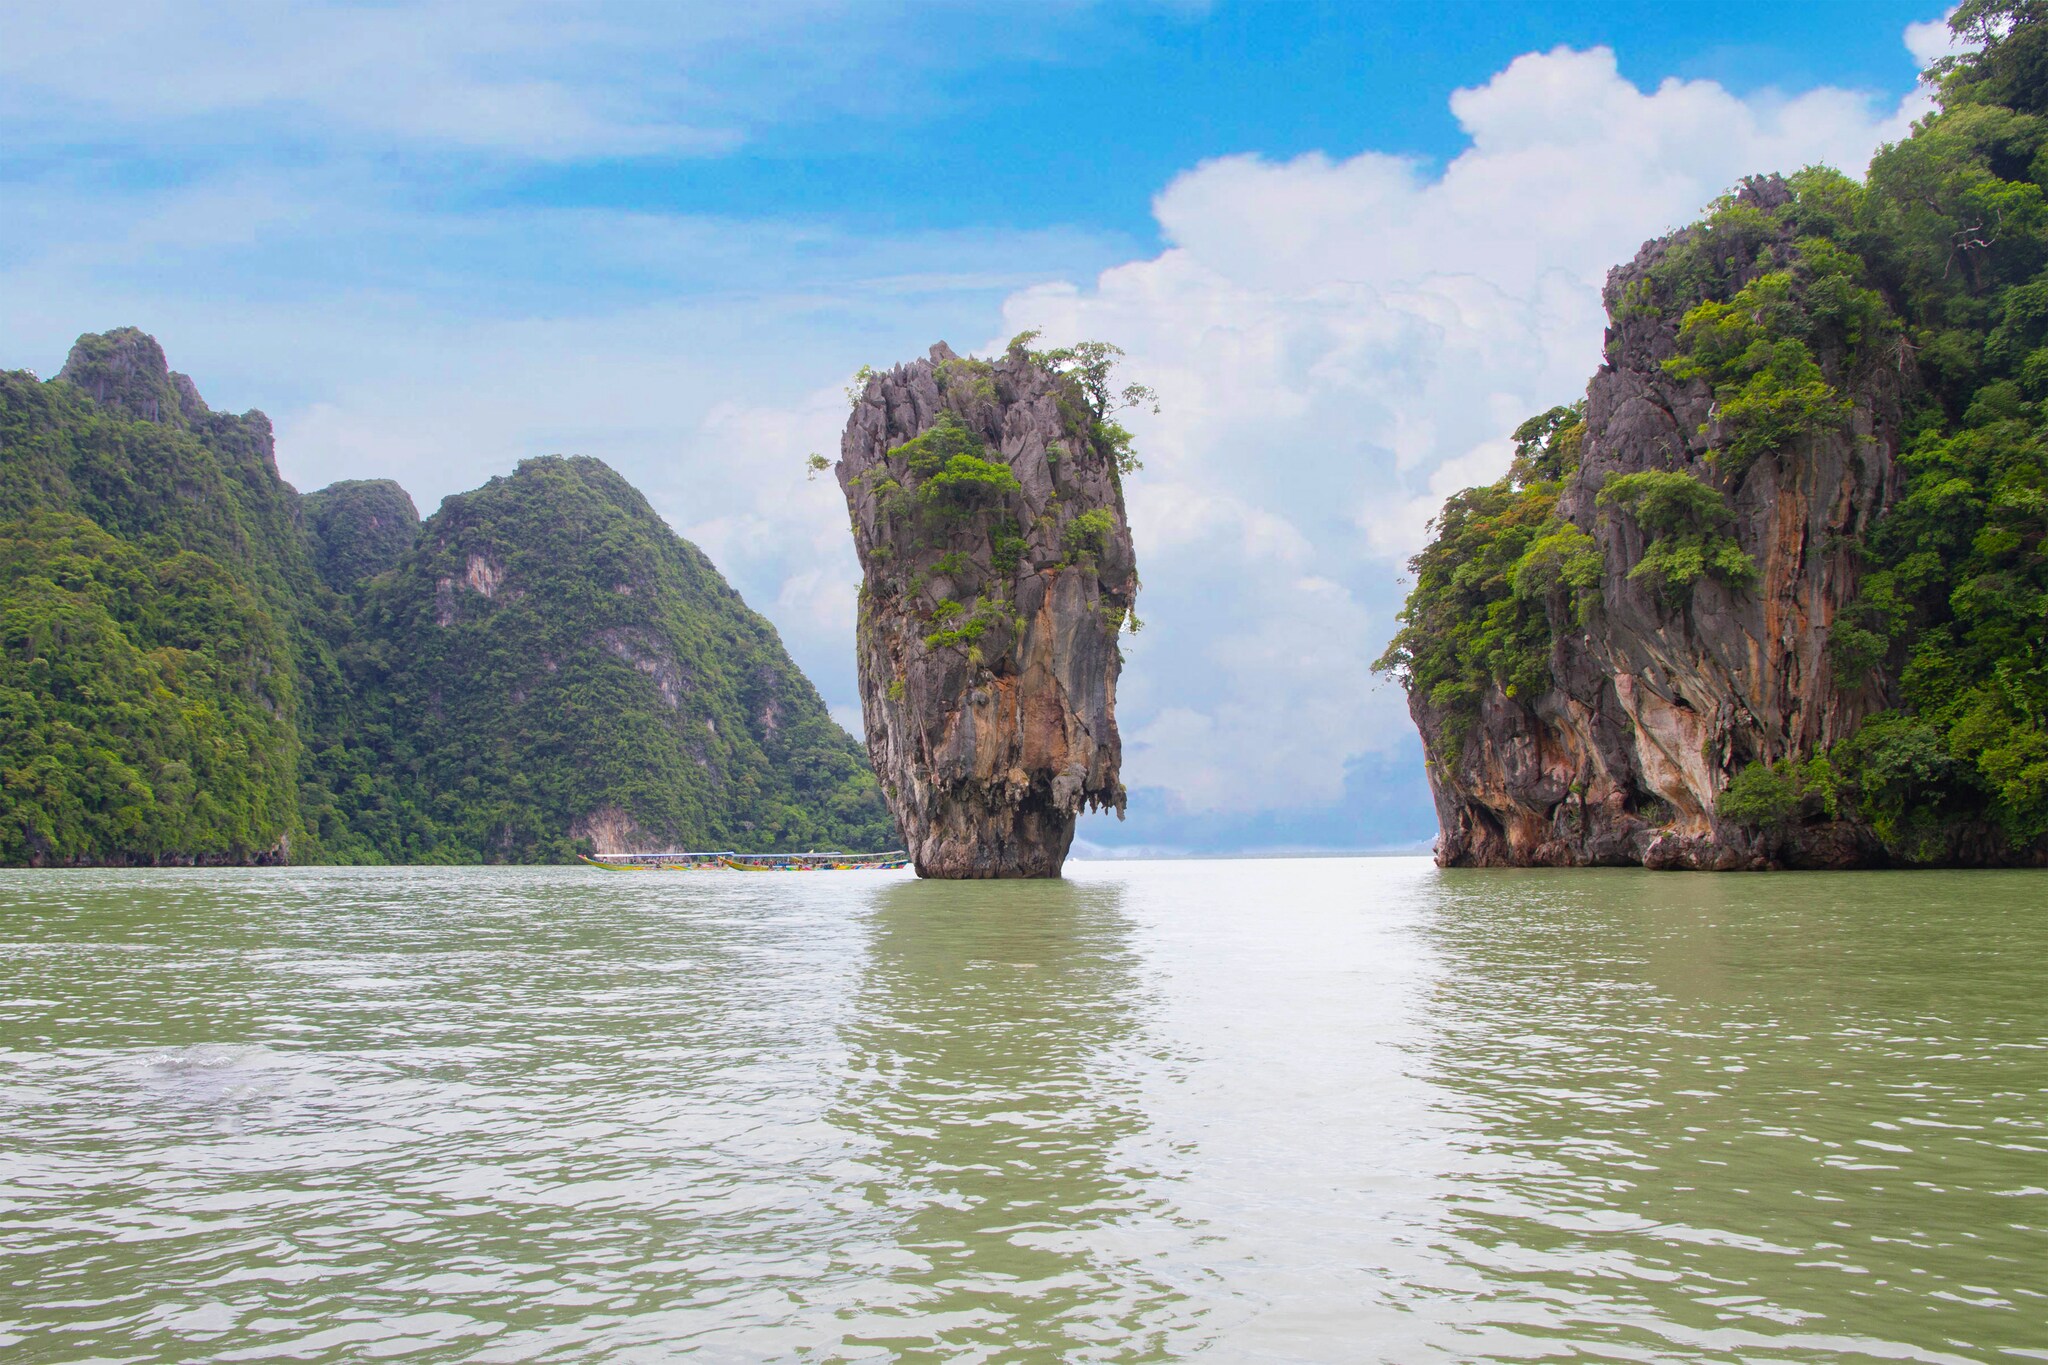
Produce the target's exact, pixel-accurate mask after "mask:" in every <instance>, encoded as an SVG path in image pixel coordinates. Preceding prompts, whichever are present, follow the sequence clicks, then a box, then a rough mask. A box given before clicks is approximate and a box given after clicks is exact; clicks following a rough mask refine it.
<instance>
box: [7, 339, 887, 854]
mask: <svg viewBox="0 0 2048 1365" xmlns="http://www.w3.org/2000/svg"><path fill="white" fill-rule="evenodd" d="M896 844H897V839H896V834H895V830H894V827H893V824H892V822H891V819H890V817H889V814H888V812H887V810H886V809H885V807H884V804H883V801H882V795H881V791H880V788H879V786H878V785H877V784H876V782H875V779H874V776H873V774H872V773H871V772H870V770H869V768H868V764H867V760H866V757H865V755H864V754H863V753H862V751H861V747H860V745H859V744H858V743H857V742H856V741H855V740H854V739H853V738H852V737H851V736H850V735H848V734H847V733H846V732H845V731H844V730H843V729H841V728H840V727H839V725H838V724H837V723H835V722H834V721H833V720H832V718H831V716H830V715H829V714H828V712H827V711H826V709H825V706H824V703H823V702H822V701H821V700H820V698H819V696H818V693H817V690H816V689H815V688H814V687H813V686H812V685H811V683H810V682H809V680H808V679H806V678H805V677H804V676H803V674H802V673H801V672H800V671H799V670H798V669H797V667H796V665H795V664H794V663H792V662H791V660H790V658H789V656H788V654H787V653H786V652H785V650H784V649H783V647H782V643H781V641H780V639H779V638H778V637H777V635H776V633H775V630H774V628H773V627H772V626H771V625H769V623H768V622H767V621H766V620H764V619H763V618H762V617H761V616H759V615H758V614H756V613H755V612H753V611H751V610H749V609H748V607H747V605H746V604H745V603H744V602H743V601H741V600H740V597H739V595H738V594H737V593H736V592H734V591H733V589H732V588H731V587H730V586H729V585H728V584H727V583H726V581H725V580H724V578H722V577H721V576H720V575H719V573H718V571H717V570H716V569H715V568H714V567H713V566H712V564H711V562H710V561H709V560H708V559H706V558H705V556H704V555H703V554H702V552H700V551H699V550H698V549H697V548H696V547H695V546H693V545H691V544H690V543H689V542H687V541H685V540H683V539H681V538H680V537H678V536H677V535H676V534H675V533H674V532H673V531H671V530H670V529H669V527H668V525H667V524H666V523H665V522H664V521H663V520H662V519H661V518H660V517H659V516H658V515H657V514H656V513H655V512H654V510H653V509H652V508H651V507H649V506H648V504H647V501H646V499H645V498H643V497H642V496H641V495H640V494H639V493H638V492H637V491H636V490H634V489H633V488H632V486H631V485H629V484H628V483H627V482H626V481H625V480H624V479H622V478H620V477H619V476H618V475H617V474H616V473H614V472H613V471H612V470H611V469H610V468H608V467H607V466H606V465H604V464H603V463H601V462H599V461H597V460H594V459H587V458H571V459H563V458H559V457H548V458H543V459H532V460H527V461H525V462H524V463H522V464H521V465H520V466H519V468H518V469H517V470H516V471H515V472H514V473H512V474H511V475H509V476H508V477H503V478H497V479H493V480H491V481H490V482H489V483H488V484H486V485H485V486H484V487H483V488H480V489H477V490H476V491H474V492H471V493H466V494H462V495H460V496H457V497H452V498H449V499H447V500H446V501H445V502H443V504H442V505H441V508H440V510H439V511H438V512H436V513H435V514H434V515H433V516H431V517H429V518H427V519H426V520H425V521H424V522H422V521H421V520H420V518H419V516H418V514H417V512H416V511H415V510H414V507H413V503H412V499H411V498H410V497H409V496H407V494H406V493H405V491H404V490H403V489H402V488H400V487H399V486H398V485H397V484H395V483H391V482H389V481H384V480H371V481H351V482H345V483H338V484H335V485H333V486H332V487H329V488H326V489H323V490H320V491H319V492H316V493H311V494H306V495H301V494H299V493H298V492H296V491H295V490H294V489H293V488H292V487H291V486H290V485H289V484H287V483H285V482H284V481H283V480H282V479H281V478H280V477H279V475H278V471H277V465H276V460H275V457H274V452H273V443H272V436H271V428H270V423H269V420H268V419H267V418H265V417H264V415H263V414H262V413H260V412H249V413H244V414H241V415H239V416H237V415H232V414H228V413H220V412H214V411H212V410H211V409H210V408H208V406H207V405H206V403H205V402H204V401H203V400H202V399H201V398H200V395H199V390H198V388H197V386H196V385H194V383H193V382H192V381H191V380H190V379H188V378H187V377H185V376H184V375H181V374H175V373H173V372H171V371H170V369H169V367H168V365H167V364H166V362H165V358H164V354H163V351H162V349H161V348H160V347H159V346H158V345H157V343H156V342H155V341H154V340H153V339H152V338H150V337H149V336H147V335H145V334H143V333H142V332H140V331H137V330H135V329H133V328H123V329H119V330H116V331H112V332H107V333H105V334H98V335H87V336H83V337H81V338H80V339H79V341H78V344H77V345H76V346H75V347H74V348H73V350H72V352H71V355H70V358H69V360H68V361H67V362H66V364H65V366H64V369H63V371H62V373H61V374H60V375H59V376H58V377H57V378H56V379H54V380H50V381H47V382H44V381H40V380H38V379H37V378H36V377H35V376H34V375H32V374H29V373H27V372H25V371H12V372H5V373H0V865H14V866H22V865H29V866H76V865H110V864H111V865H125V864H134V865H166V864H245V863H283V862H294V863H304V862H316V863H317V862H547V861H562V860H566V859H569V858H571V857H573V856H575V855H576V854H577V853H578V852H584V851H597V852H608V853H616V852H629V851H638V850H642V849H651V848H670V847H698V848H733V847H744V848H748V849H758V850H764V851H766V850H789V851H794V850H803V849H812V848H817V849H826V848H832V849H845V850H850V851H860V850H873V849H884V848H890V847H894V846H896Z"/></svg>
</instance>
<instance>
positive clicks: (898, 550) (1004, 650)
mask: <svg viewBox="0 0 2048 1365" xmlns="http://www.w3.org/2000/svg"><path fill="white" fill-rule="evenodd" d="M1103 373H1104V371H1103V370H1101V369H1098V370H1097V372H1096V376H1095V377H1096V379H1097V381H1098V382H1097V383H1096V384H1095V385H1094V386H1093V388H1092V389H1091V387H1090V386H1089V385H1088V384H1087V383H1085V382H1083V381H1084V379H1085V378H1086V377H1087V376H1086V375H1078V376H1077V375H1076V374H1074V373H1065V374H1063V373H1059V372H1057V365H1056V362H1055V363H1049V362H1048V360H1047V358H1046V357H1044V356H1039V355H1033V354H1032V353H1030V352H1028V351H1026V350H1025V349H1024V348H1023V347H1022V346H1021V345H1019V344H1013V345H1012V346H1011V349H1010V350H1009V352H1008V353H1007V354H1006V355H1004V356H1003V357H1002V358H1001V359H999V360H995V361H992V362H991V361H981V360H972V359H963V358H961V357H959V356H956V355H954V354H953V352H952V351H951V350H950V349H949V348H948V347H947V346H946V345H945V344H944V343H941V344H939V345H937V346H934V347H932V349H931V355H930V358H929V359H926V360H918V361H914V362H912V363H910V364H907V365H899V366H897V367H896V368H895V369H893V370H890V371H888V372H886V373H883V374H877V375H874V376H872V377H871V378H868V379H867V381H866V384H865V387H864V389H863V390H862V392H861V393H860V395H859V397H858V398H857V399H856V401H855V404H854V409H853V416H852V417H851V418H850V419H849V420H848V422H847V424H846V434H845V436H844V438H843V439H842V441H841V443H840V458H839V464H838V470H837V472H838V478H839V486H840V488H841V489H842V490H843V491H844V492H845V494H846V504H847V509H848V511H849V512H850V513H851V514H852V519H853V535H854V543H855V546H856V548H857V549H858V551H859V553H860V560H861V566H862V570H863V582H862V586H861V598H860V637H859V654H860V688H861V702H862V710H863V712H864V714H865V717H866V723H867V742H868V754H869V757H870V758H871V759H872V760H873V762H874V767H875V773H876V775H877V776H878V777H879V778H880V779H881V781H882V789H883V791H884V793H885V795H886V796H887V798H888V801H889V806H890V809H891V810H892V811H893V812H894V814H895V816H896V818H897V821H898V823H899V824H900V825H901V826H902V829H903V832H904V836H905V837H906V839H907V840H908V841H909V847H910V853H911V856H912V858H913V859H914V861H915V862H916V865H917V870H918V873H919V874H920V875H922V876H926V877H956V878H957V877H1056V876H1058V875H1059V873H1060V868H1061V865H1062V864H1063V863H1064V862H1065V861H1066V856H1067V849H1068V847H1069V845H1071V844H1072V842H1073V838H1074V821H1075V819H1076V817H1077V816H1078V815H1079V814H1080V812H1081V811H1082V810H1083V809H1084V808H1088V807H1094V808H1098V809H1115V810H1116V811H1117V813H1118V814H1119V815H1121V814H1122V813H1123V807H1124V789H1123V785H1122V783H1120V782H1119V781H1118V767H1119V764H1120V762H1121V760H1122V753H1123V750H1122V745H1121V742H1120V741H1119V740H1118V738H1117V730H1116V679H1117V673H1118V670H1119V669H1120V668H1121V667H1122V663H1123V659H1122V655H1121V653H1120V651H1119V650H1118V648H1117V634H1118V632H1119V630H1120V629H1122V627H1123V625H1124V623H1125V622H1126V620H1127V619H1130V615H1131V606H1132V603H1133V600H1134V598H1135V596H1136V593H1137V586H1138V575H1137V564H1136V560H1135V558H1134V556H1133V553H1132V550H1131V533H1130V526H1129V524H1128V523H1127V522H1126V520H1125V518H1124V506H1123V490H1122V486H1121V483H1120V478H1119V470H1118V463H1119V460H1120V458H1121V452H1120V450H1119V446H1118V440H1117V437H1118V436H1119V435H1120V433H1119V431H1118V429H1117V428H1115V427H1114V425H1113V424H1111V423H1109V422H1108V421H1107V412H1106V408H1107V406H1108V402H1107V396H1106V392H1105V384H1104V383H1103V382H1102V380H1101V376H1102V374H1103Z"/></svg>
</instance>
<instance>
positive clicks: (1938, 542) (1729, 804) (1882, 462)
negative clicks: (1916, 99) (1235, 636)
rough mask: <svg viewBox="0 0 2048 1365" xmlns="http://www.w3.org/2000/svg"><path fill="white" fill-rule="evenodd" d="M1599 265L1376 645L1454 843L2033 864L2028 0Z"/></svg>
mask: <svg viewBox="0 0 2048 1365" xmlns="http://www.w3.org/2000/svg"><path fill="white" fill-rule="evenodd" d="M1958 23H1959V24H1961V25H1962V30H1963V36H1964V37H1965V38H1968V39H1970V40H1972V41H1973V42H1974V43H1975V44H1976V45H1977V46H1976V50H1975V51H1973V52H1971V53H1969V54H1968V55H1965V56H1962V57H1960V58H1951V59H1947V60H1945V61H1944V62H1942V63H1939V64H1937V66H1936V68H1935V69H1934V70H1933V71H1932V72H1930V77H1931V78H1932V79H1934V80H1935V81H1937V82H1938V89H1939V99H1940V111H1939V112H1938V113H1937V114H1935V115H1933V116H1931V117H1929V118H1928V119H1926V120H1924V121H1923V122H1922V123H1921V124H1920V125H1919V126H1918V127H1917V128H1916V129H1915V131H1914V132H1913V134H1912V136H1910V137H1908V138H1906V139H1905V140H1904V141H1902V142H1900V143H1898V144H1897V145H1894V146H1889V147H1886V148H1884V149H1882V150H1881V151H1880V152H1878V154H1877V156H1876V157H1875V159H1874V160H1873V161H1872V162H1871V164H1870V168H1869V174H1868V177H1867V179H1866V181H1865V182H1864V183H1862V184H1858V183H1857V182H1855V181H1853V180H1850V179H1849V178H1847V177H1846V176H1843V175H1840V174H1838V173H1836V172H1834V171H1831V170H1826V169H1822V168H1810V169H1808V170H1805V171H1802V172H1800V173H1798V174H1796V175H1793V176H1790V177H1786V178H1779V177H1776V176H1770V177H1763V178H1758V179H1752V180H1750V181H1748V182H1746V183H1745V184H1744V185H1743V186H1742V187H1741V189H1740V190H1738V191H1737V192H1736V193H1734V194H1732V195H1730V196H1729V197H1727V198H1726V199H1724V200H1723V201H1721V202H1720V203H1719V204H1717V205H1716V206H1715V207H1714V209H1713V211H1712V212H1711V214H1710V215H1709V216H1708V217H1707V218H1706V219H1705V220H1704V221H1703V222H1700V223H1698V224H1696V225H1694V226H1692V227H1689V228H1686V229H1684V230H1683V231H1681V232H1677V233H1675V234H1673V235H1671V236H1669V237H1666V238H1664V239H1662V240H1659V241H1655V242H1651V243H1650V244H1649V245H1647V246H1645V247H1644V248H1643V250H1642V252H1641V254H1640V255H1638V256H1637V257H1636V259H1635V261H1634V262H1633V263H1631V264H1629V265H1627V266H1625V267H1623V268H1621V269H1618V270H1616V271H1615V272H1613V274H1611V275H1610V276H1609V278H1608V282H1607V290H1606V303H1607V310H1608V316H1609V319H1610V323H1609V327H1608V332H1607V353H1606V363H1605V364H1604V365H1603V366H1602V367H1601V368H1600V371H1599V373H1598V374H1596V375H1595V376H1594V378H1593V381H1592V384H1591V386H1590V388H1589V389H1588V390H1587V394H1586V397H1585V399H1584V401H1582V402H1580V403H1578V404H1575V405H1572V406H1570V407H1560V408H1556V409H1553V410H1552V411H1550V412H1548V413H1545V414H1543V415H1542V416H1540V417H1537V418H1534V419H1532V420H1531V421H1530V422H1528V423H1527V424H1526V425H1524V426H1523V427H1522V429H1521V430H1520V431H1518V432H1517V433H1516V442H1517V454H1516V457H1515V460H1514V465H1513V468H1512V470H1511V471H1510V473H1509V474H1508V476H1507V477H1506V478H1504V479H1503V480H1501V481H1500V482H1499V483H1496V484H1493V485H1490V486H1488V487H1485V488H1475V489H1469V490H1467V491H1465V492H1463V493H1460V494H1458V495H1457V496H1456V497H1454V498H1452V499H1451V500H1450V502H1449V503H1448V504H1447V505H1446V506H1445V508H1444V511H1443V514H1442V516H1441V517H1440V518H1439V520H1438V521H1437V523H1436V525H1435V538H1434V540H1433V541H1432V543H1431V544H1430V545H1429V546H1428V548H1427V549H1425V550H1424V551H1423V552H1422V553H1421V554H1420V555H1419V556H1418V557H1417V558H1416V559H1415V560H1414V563H1413V568H1414V572H1415V582H1414V589H1413V592H1412V593H1411V595H1410V596H1409V599H1408V603H1407V607H1406V609H1405V611H1404V612H1403V614H1402V618H1401V620H1402V627H1401V630H1400V632H1399V634H1398V635H1397V636H1396V637H1395V638H1394V640H1393V642H1392V644H1391V646H1390V647H1389V649H1388V651H1387V653H1386V655H1385V657H1384V658H1383V659H1382V660H1381V661H1380V664H1381V667H1382V668H1385V669H1388V670H1391V671H1392V672H1394V673H1395V674H1397V675H1398V676H1399V677H1400V679H1401V681H1402V683H1403V684H1404V685H1405V687H1406V688H1407V692H1408V701H1409V709H1410V711H1411V713H1412V714H1413V716H1414V718H1415V721H1416V723H1417V725H1418V726H1419V727H1420V729H1421V731H1422V736H1423V741H1424V745H1425V748H1426V750H1427V754H1428V761H1429V779H1430V785H1431V787H1432V790H1433V791H1434V793H1435V797H1436V805H1437V811H1438V816H1439V820H1440V823H1441V826H1442V835H1441V838H1440V841H1439V844H1438V851H1437V856H1438V860H1439V861H1440V862H1442V863H1444V864H1446V865H1452V866H1524V865H1555V866H1577V865H1590V864H1641V865H1645V866H1649V867H1663V868H1703V869H1735V868H1766V867H1876V866H1912V865H1930V864H1934V865H1996V864H2008V865H2031V866H2040V865H2043V864H2048V543H2044V540H2048V444H2044V442H2048V427H2044V418H2048V408H2044V406H2043V405H2044V403H2048V198H2044V194H2043V186H2044V185H2048V80H2044V78H2043V73H2044V72H2048V20H2044V19H2043V18H2041V17H2040V15H2039V14H2038V13H2037V7H2031V6H2029V7H2018V6H2011V5H1984V4H1977V5H1971V6H1965V7H1964V10H1963V11H1961V12H1959V15H1958Z"/></svg>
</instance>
